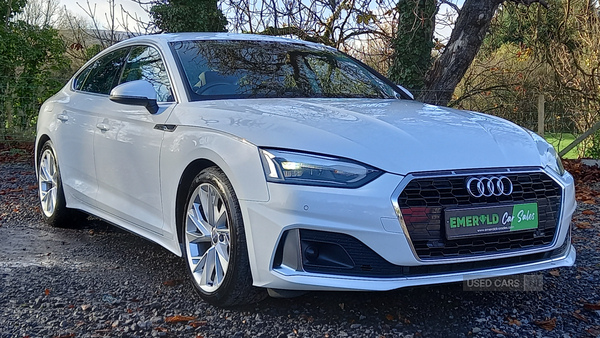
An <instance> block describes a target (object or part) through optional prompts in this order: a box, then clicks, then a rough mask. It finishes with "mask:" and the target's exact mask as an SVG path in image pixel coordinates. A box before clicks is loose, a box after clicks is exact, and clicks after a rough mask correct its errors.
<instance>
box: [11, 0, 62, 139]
mask: <svg viewBox="0 0 600 338" xmlns="http://www.w3.org/2000/svg"><path fill="white" fill-rule="evenodd" d="M24 5H25V1H14V0H13V1H11V0H8V1H6V0H5V1H0V19H1V20H2V21H3V23H4V24H3V25H2V26H0V134H6V132H7V131H11V132H17V133H20V132H23V131H27V130H32V127H33V126H34V124H35V119H36V117H37V112H38V109H39V106H40V104H41V103H42V102H43V101H44V100H45V99H46V98H48V97H49V96H50V95H52V94H54V93H55V92H56V91H57V90H58V89H59V88H60V87H62V86H63V84H64V81H63V79H61V78H58V77H57V76H56V75H57V74H61V73H63V72H62V71H63V70H64V69H65V68H66V67H67V66H68V60H67V59H66V58H65V57H64V51H65V46H64V44H63V42H62V40H61V39H60V38H59V37H58V32H57V31H56V30H55V29H53V28H51V27H47V26H46V27H39V26H35V25H31V24H28V23H27V22H25V21H22V20H18V19H17V15H18V14H19V13H21V11H22V9H23V7H24ZM64 80H66V78H65V79H64Z"/></svg>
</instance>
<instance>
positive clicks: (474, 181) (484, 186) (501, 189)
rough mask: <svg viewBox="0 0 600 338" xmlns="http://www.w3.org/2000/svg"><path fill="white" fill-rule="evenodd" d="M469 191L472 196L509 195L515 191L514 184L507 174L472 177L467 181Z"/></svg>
mask: <svg viewBox="0 0 600 338" xmlns="http://www.w3.org/2000/svg"><path fill="white" fill-rule="evenodd" d="M467 191H468V192H469V194H471V196H473V197H476V198H479V197H483V196H485V197H490V196H492V195H493V196H502V195H504V196H509V195H510V194H512V192H513V185H512V182H511V181H510V179H509V178H508V177H506V176H490V177H471V178H470V179H469V180H468V181H467Z"/></svg>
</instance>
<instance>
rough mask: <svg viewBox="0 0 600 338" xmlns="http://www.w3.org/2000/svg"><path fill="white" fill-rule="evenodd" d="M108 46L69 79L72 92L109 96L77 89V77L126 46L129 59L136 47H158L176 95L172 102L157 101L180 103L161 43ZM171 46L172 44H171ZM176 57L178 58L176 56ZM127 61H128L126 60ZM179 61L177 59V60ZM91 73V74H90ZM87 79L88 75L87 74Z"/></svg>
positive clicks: (122, 68)
mask: <svg viewBox="0 0 600 338" xmlns="http://www.w3.org/2000/svg"><path fill="white" fill-rule="evenodd" d="M113 46H117V45H113ZM113 46H111V47H108V48H107V49H105V50H103V51H101V52H100V53H98V54H96V55H94V57H92V58H91V59H90V60H88V62H86V63H85V64H84V65H83V66H81V68H79V70H77V72H76V73H75V74H74V75H73V76H72V77H71V79H70V80H69V82H70V84H69V89H70V90H71V91H72V92H75V93H82V94H89V95H97V96H103V97H108V96H109V95H107V94H101V93H92V92H88V91H84V90H80V89H75V79H76V78H77V77H78V76H79V75H80V74H81V73H83V72H84V71H85V70H86V69H87V68H88V67H90V66H91V65H92V64H93V63H94V62H96V61H97V60H98V59H99V58H101V57H103V56H105V55H106V54H108V53H111V52H114V51H117V50H119V49H125V48H129V52H128V53H127V57H126V58H127V59H129V55H130V53H131V50H132V49H133V48H134V47H140V46H141V47H152V48H154V49H156V50H157V51H158V54H160V59H161V61H162V62H163V65H164V66H165V70H166V71H167V76H168V79H169V84H170V85H171V91H172V92H173V97H174V101H171V102H157V103H158V105H171V104H174V103H175V104H177V103H180V102H181V100H180V99H179V93H178V91H177V89H176V87H175V86H174V85H173V83H174V81H173V74H172V71H171V69H170V68H171V67H169V65H168V63H167V62H165V53H163V51H162V49H161V48H160V46H159V45H157V44H155V43H152V42H135V43H128V44H125V45H123V46H118V47H115V48H112V47H113ZM169 48H170V46H169ZM174 59H176V58H175V57H174ZM126 62H127V61H126ZM176 62H177V60H176ZM124 68H125V67H121V70H120V72H119V74H120V75H119V79H120V78H121V76H122V75H123V70H124ZM88 75H89V74H88ZM86 79H87V76H86Z"/></svg>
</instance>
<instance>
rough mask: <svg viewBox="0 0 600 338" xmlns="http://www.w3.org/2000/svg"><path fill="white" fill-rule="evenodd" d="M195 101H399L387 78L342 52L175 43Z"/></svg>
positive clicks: (269, 44)
mask: <svg viewBox="0 0 600 338" xmlns="http://www.w3.org/2000/svg"><path fill="white" fill-rule="evenodd" d="M171 47H172V49H173V51H174V53H175V54H176V55H177V57H178V58H179V60H180V62H181V67H182V69H183V72H184V73H185V77H186V80H187V83H188V84H189V88H190V89H191V90H190V92H191V93H190V96H191V99H192V100H194V101H197V100H206V99H219V98H264V97H280V98H285V97H309V98H318V97H326V98H357V97H360V98H396V97H397V95H398V94H397V93H396V91H395V90H394V88H393V87H392V86H391V85H389V84H388V83H387V82H386V81H385V80H384V79H383V78H382V77H380V76H378V75H376V74H375V73H373V72H371V71H369V70H368V69H367V68H365V67H364V66H362V65H361V64H360V63H358V62H356V61H354V60H353V59H352V58H350V57H348V56H347V55H344V54H343V53H340V52H337V51H332V50H330V49H328V48H325V47H319V46H307V45H303V44H300V43H293V42H273V41H246V40H239V41H235V40H223V41H221V40H202V41H183V42H174V43H172V44H171Z"/></svg>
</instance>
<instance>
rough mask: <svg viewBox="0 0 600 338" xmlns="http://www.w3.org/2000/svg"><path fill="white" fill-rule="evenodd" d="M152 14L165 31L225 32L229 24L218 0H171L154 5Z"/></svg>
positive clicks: (156, 23) (153, 19)
mask: <svg viewBox="0 0 600 338" xmlns="http://www.w3.org/2000/svg"><path fill="white" fill-rule="evenodd" d="M150 16H151V17H152V22H153V24H154V25H155V26H156V28H158V30H160V31H161V32H165V33H176V32H225V31H226V30H225V26H226V25H227V19H226V18H225V16H224V15H223V12H221V10H220V9H219V8H218V7H217V1H216V0H169V1H168V2H164V3H160V4H157V5H154V6H152V8H151V9H150Z"/></svg>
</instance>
